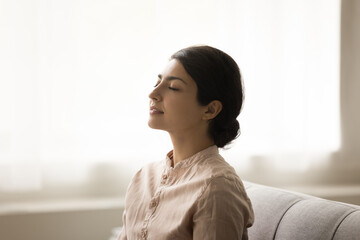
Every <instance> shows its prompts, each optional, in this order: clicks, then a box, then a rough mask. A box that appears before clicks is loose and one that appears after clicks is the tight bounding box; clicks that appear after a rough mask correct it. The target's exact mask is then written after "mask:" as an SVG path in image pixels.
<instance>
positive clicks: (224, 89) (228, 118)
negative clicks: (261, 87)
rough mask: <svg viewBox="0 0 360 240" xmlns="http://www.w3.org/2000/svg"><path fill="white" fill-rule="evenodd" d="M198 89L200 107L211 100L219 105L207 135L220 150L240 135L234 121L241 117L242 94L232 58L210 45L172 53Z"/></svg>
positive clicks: (239, 79) (236, 69) (239, 75)
mask: <svg viewBox="0 0 360 240" xmlns="http://www.w3.org/2000/svg"><path fill="white" fill-rule="evenodd" d="M170 59H176V60H178V61H179V62H180V63H181V64H182V65H183V67H184V68H185V70H186V72H187V73H188V74H189V75H190V76H191V77H192V78H193V79H194V81H195V82H196V85H197V87H198V93H197V99H198V101H199V103H200V104H201V105H207V104H209V103H210V102H211V101H213V100H218V101H220V102H221V103H222V105H223V108H222V110H221V112H220V113H219V114H218V115H217V116H216V117H215V118H214V119H212V120H211V122H210V125H209V133H210V135H211V136H212V137H213V139H214V141H215V144H216V146H218V147H220V148H222V147H224V146H225V145H226V144H228V143H230V142H231V141H232V140H234V139H235V138H237V137H238V136H239V134H240V130H239V129H240V125H239V122H238V121H237V120H236V118H237V116H238V115H239V114H240V111H241V107H242V103H243V98H244V92H243V86H242V80H241V74H240V69H239V67H238V65H237V64H236V62H235V61H234V59H233V58H232V57H230V56H229V55H228V54H226V53H224V52H223V51H221V50H219V49H216V48H213V47H210V46H192V47H188V48H184V49H181V50H180V51H178V52H176V53H174V54H173V55H172V56H171V58H170Z"/></svg>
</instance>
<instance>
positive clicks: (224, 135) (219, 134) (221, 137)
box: [214, 119, 240, 148]
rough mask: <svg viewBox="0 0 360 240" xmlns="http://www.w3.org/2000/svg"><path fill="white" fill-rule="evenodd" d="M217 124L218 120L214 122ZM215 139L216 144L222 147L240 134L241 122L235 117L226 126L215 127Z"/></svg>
mask: <svg viewBox="0 0 360 240" xmlns="http://www.w3.org/2000/svg"><path fill="white" fill-rule="evenodd" d="M214 123H215V124H216V122H214ZM215 129H217V131H215V132H214V139H215V144H216V146H218V147H220V148H222V147H224V146H225V145H226V144H228V143H230V142H231V141H232V140H234V139H236V138H237V137H238V136H239V135H240V124H239V122H238V121H237V120H236V119H234V120H233V121H231V122H230V123H228V124H226V125H225V126H224V125H223V126H217V127H215Z"/></svg>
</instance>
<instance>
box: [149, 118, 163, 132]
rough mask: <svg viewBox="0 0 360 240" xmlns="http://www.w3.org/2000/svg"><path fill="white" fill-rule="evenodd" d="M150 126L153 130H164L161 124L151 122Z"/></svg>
mask: <svg viewBox="0 0 360 240" xmlns="http://www.w3.org/2000/svg"><path fill="white" fill-rule="evenodd" d="M148 126H149V127H150V128H152V129H159V130H163V128H162V127H161V126H160V124H156V123H154V122H153V121H151V120H149V121H148Z"/></svg>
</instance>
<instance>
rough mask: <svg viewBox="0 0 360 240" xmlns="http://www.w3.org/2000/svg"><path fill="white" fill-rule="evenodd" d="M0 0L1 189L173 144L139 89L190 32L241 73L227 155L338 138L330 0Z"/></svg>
mask: <svg viewBox="0 0 360 240" xmlns="http://www.w3.org/2000/svg"><path fill="white" fill-rule="evenodd" d="M1 5H2V6H1V7H0V16H1V20H0V22H1V25H0V31H1V35H2V36H1V40H0V43H1V45H0V65H1V66H2V70H1V71H0V109H1V111H0V191H2V192H9V191H10V192H11V191H21V192H23V191H34V190H41V189H44V188H47V187H49V186H50V185H51V186H52V185H59V184H60V185H66V184H68V185H72V186H74V185H76V186H85V185H86V186H87V185H89V184H90V183H89V182H91V181H93V180H94V172H93V169H95V168H96V166H99V165H101V166H103V167H104V166H105V167H104V168H105V169H107V170H106V171H112V169H114V168H112V167H106V166H112V165H111V164H115V165H116V164H117V165H116V166H118V170H119V172H117V173H113V172H112V173H113V175H114V176H117V175H122V174H123V175H124V176H126V177H127V176H128V175H131V174H130V173H129V172H133V171H135V169H137V168H138V167H140V166H141V165H143V164H144V163H146V162H149V161H154V160H159V159H161V158H163V157H164V155H165V154H166V153H167V151H169V150H170V148H171V145H170V142H169V140H168V138H167V135H166V134H165V133H162V132H158V131H154V130H150V129H148V127H147V118H148V97H147V95H148V93H149V92H150V91H151V89H152V86H153V85H154V83H155V81H156V78H157V77H156V76H157V74H158V73H159V72H160V71H161V70H162V68H163V67H164V65H165V64H166V60H167V59H168V57H169V56H170V55H171V54H172V53H173V52H175V51H176V50H178V49H180V48H182V47H186V46H189V45H193V44H208V45H212V46H214V47H218V48H220V49H222V50H224V51H225V52H227V53H229V54H230V55H231V56H233V57H234V58H235V60H236V61H237V62H238V64H239V66H240V69H241V71H242V74H243V78H244V82H245V87H246V100H245V106H244V109H243V112H242V114H241V116H240V117H239V120H240V125H241V128H242V135H241V137H240V138H239V139H238V140H237V141H236V142H235V143H234V144H233V147H232V149H231V150H229V151H227V152H224V155H225V156H226V157H227V158H228V159H229V161H230V162H232V163H233V164H236V165H241V164H242V166H244V167H246V166H248V165H249V164H251V161H252V160H253V159H254V158H259V157H260V158H269V159H271V160H272V161H275V162H277V163H279V166H282V167H285V168H288V167H295V168H301V167H306V164H308V163H309V161H313V160H314V159H317V158H318V156H319V155H321V156H326V155H327V154H331V153H332V152H333V151H336V150H337V149H338V148H339V144H340V143H339V24H340V3H339V1H338V0H331V1H310V0H306V1H296V0H291V1H267V0H256V1H246V0H243V1H226V2H220V1H205V0H200V1H190V0H185V1H165V0H157V1H155V0H151V1H149V0H136V1H130V0H120V1H118V0H116V1H115V0H107V1H80V0H72V1H70V0H66V1H54V0H52V1H47V0H40V1H26V0H5V1H2V3H1ZM289 155H291V156H298V157H295V158H294V161H292V162H289V161H286V162H287V163H288V165H284V161H282V159H283V157H284V156H285V157H286V156H289ZM304 156H305V157H304ZM239 158H241V159H242V160H241V162H240V161H239ZM299 159H301V160H302V161H297V160H299ZM304 164H305V165H304ZM128 173H129V174H128ZM95 175H96V174H95ZM124 178H125V177H124ZM126 179H128V178H126Z"/></svg>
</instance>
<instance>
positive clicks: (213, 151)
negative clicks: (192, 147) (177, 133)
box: [166, 145, 219, 168]
mask: <svg viewBox="0 0 360 240" xmlns="http://www.w3.org/2000/svg"><path fill="white" fill-rule="evenodd" d="M214 154H219V150H218V147H217V146H216V145H212V146H210V147H208V148H206V149H204V150H201V151H200V152H197V153H195V154H194V155H192V156H191V157H189V158H187V159H184V160H182V161H180V162H178V163H177V164H176V165H175V166H174V168H182V167H188V166H190V165H192V164H193V163H195V162H197V161H198V160H201V159H204V158H205V157H209V156H210V155H214ZM172 165H173V150H171V151H170V152H168V154H166V166H167V167H168V168H171V167H172Z"/></svg>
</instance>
